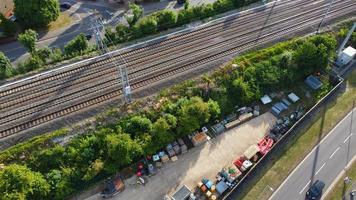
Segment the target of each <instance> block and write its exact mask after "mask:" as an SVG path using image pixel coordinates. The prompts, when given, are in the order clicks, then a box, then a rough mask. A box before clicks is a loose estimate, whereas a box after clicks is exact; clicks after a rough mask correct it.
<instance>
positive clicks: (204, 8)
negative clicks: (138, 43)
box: [107, 0, 258, 42]
mask: <svg viewBox="0 0 356 200" xmlns="http://www.w3.org/2000/svg"><path fill="white" fill-rule="evenodd" d="M257 1H258V0H217V1H216V2H214V3H213V4H202V5H200V6H193V7H189V1H188V2H187V3H186V4H185V7H184V9H183V10H180V11H171V10H163V11H158V12H155V13H153V14H152V15H149V16H145V17H143V18H141V19H140V20H139V18H140V17H141V15H142V9H141V8H140V7H139V6H137V5H135V4H130V9H131V11H132V16H125V17H126V21H127V22H128V24H129V27H126V26H125V25H122V24H120V25H118V26H117V28H116V31H117V34H116V37H115V38H116V41H115V42H126V41H129V40H131V39H135V38H140V37H143V36H147V35H150V34H154V33H156V32H157V31H161V30H166V29H168V28H173V27H177V26H181V25H183V24H187V23H190V22H192V21H194V20H197V19H205V18H208V17H212V16H214V15H216V14H219V13H223V12H226V11H229V10H233V9H235V8H240V7H242V6H246V5H248V4H251V3H254V2H257ZM136 22H137V23H136ZM113 35H114V34H112V33H111V30H110V33H108V34H107V37H109V38H108V39H112V38H113V37H112V36H113Z"/></svg>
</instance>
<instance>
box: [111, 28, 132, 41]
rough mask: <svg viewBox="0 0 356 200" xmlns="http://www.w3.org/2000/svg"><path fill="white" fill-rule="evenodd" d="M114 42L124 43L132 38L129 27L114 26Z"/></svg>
mask: <svg viewBox="0 0 356 200" xmlns="http://www.w3.org/2000/svg"><path fill="white" fill-rule="evenodd" d="M115 29H116V40H117V41H118V42H126V41H128V40H129V39H130V38H131V37H132V31H131V29H130V28H129V27H127V26H125V25H123V24H119V25H117V26H116V28H115Z"/></svg>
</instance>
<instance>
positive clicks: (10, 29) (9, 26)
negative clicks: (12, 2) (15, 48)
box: [0, 13, 16, 37]
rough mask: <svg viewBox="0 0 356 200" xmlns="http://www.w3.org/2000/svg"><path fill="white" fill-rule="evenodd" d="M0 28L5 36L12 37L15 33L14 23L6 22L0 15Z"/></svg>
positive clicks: (0, 14)
mask: <svg viewBox="0 0 356 200" xmlns="http://www.w3.org/2000/svg"><path fill="white" fill-rule="evenodd" d="M0 28H3V30H4V34H5V36H8V37H10V36H13V35H15V33H16V24H15V22H13V21H11V20H8V19H6V18H5V16H4V15H3V14H2V13H0Z"/></svg>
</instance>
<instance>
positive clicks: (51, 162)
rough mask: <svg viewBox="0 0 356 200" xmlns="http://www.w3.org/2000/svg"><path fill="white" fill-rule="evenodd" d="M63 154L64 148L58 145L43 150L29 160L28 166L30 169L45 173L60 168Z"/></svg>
mask: <svg viewBox="0 0 356 200" xmlns="http://www.w3.org/2000/svg"><path fill="white" fill-rule="evenodd" d="M63 154H64V148H63V147H62V146H60V145H56V146H55V147H53V148H47V149H43V150H42V151H40V152H39V153H38V154H37V155H35V156H34V157H33V158H32V159H31V161H30V166H31V168H32V169H35V170H38V171H41V172H45V173H47V172H49V171H50V170H51V169H57V168H60V166H61V164H62V162H63V161H62V159H63V157H62V156H63Z"/></svg>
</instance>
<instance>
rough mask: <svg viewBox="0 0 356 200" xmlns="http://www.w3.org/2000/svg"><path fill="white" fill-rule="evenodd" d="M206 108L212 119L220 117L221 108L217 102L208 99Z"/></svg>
mask: <svg viewBox="0 0 356 200" xmlns="http://www.w3.org/2000/svg"><path fill="white" fill-rule="evenodd" d="M208 108H209V114H210V119H211V120H214V119H217V118H218V117H220V114H221V110H220V106H219V104H218V102H216V101H214V100H212V99H209V101H208Z"/></svg>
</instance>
